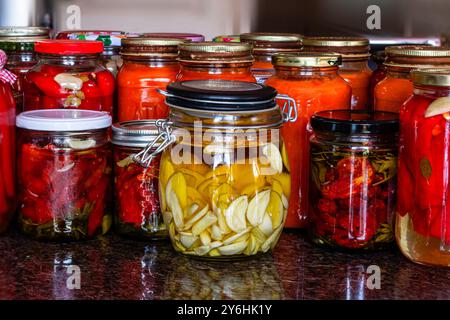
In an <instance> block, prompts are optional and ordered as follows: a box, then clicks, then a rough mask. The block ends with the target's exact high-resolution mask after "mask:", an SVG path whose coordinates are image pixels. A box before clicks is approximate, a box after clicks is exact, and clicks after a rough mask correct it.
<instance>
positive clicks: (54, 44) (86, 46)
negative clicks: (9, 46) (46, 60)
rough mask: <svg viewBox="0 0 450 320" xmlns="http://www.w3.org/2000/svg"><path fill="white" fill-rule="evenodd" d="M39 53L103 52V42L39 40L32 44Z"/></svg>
mask: <svg viewBox="0 0 450 320" xmlns="http://www.w3.org/2000/svg"><path fill="white" fill-rule="evenodd" d="M34 51H36V52H39V53H49V54H60V55H71V54H94V53H102V52H103V42H101V41H88V40H41V41H36V43H35V44H34Z"/></svg>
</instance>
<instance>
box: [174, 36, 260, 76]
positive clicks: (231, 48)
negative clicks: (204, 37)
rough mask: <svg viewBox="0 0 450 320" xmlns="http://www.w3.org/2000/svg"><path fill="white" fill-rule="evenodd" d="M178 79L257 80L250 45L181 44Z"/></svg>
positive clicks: (229, 43)
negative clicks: (252, 67) (252, 69)
mask: <svg viewBox="0 0 450 320" xmlns="http://www.w3.org/2000/svg"><path fill="white" fill-rule="evenodd" d="M179 49H180V56H179V59H178V60H179V61H180V72H179V73H178V75H177V81H186V80H205V79H221V80H236V81H248V82H256V79H255V77H254V76H253V75H252V72H251V69H250V68H251V66H252V63H253V56H252V46H251V45H249V44H247V43H231V42H228V43H217V42H197V43H183V44H180V46H179Z"/></svg>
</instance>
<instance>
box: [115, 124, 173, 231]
mask: <svg viewBox="0 0 450 320" xmlns="http://www.w3.org/2000/svg"><path fill="white" fill-rule="evenodd" d="M112 130H113V139H112V143H113V145H114V150H113V151H114V174H115V178H114V185H115V196H116V208H115V209H116V210H115V229H116V231H117V232H118V233H119V234H122V235H126V236H129V237H133V238H138V239H139V238H140V239H154V240H158V239H167V238H168V234H167V229H166V226H165V224H164V221H163V219H162V215H161V209H160V205H159V198H158V197H159V195H158V176H159V160H160V157H159V156H157V157H155V158H154V159H153V160H152V161H151V163H150V164H149V165H148V166H145V167H144V166H141V165H140V164H138V163H136V162H134V160H133V156H134V155H135V154H138V153H139V152H140V151H141V150H142V149H143V148H144V147H145V146H147V144H148V143H150V142H151V141H152V140H154V139H155V138H156V137H157V135H158V130H157V128H156V126H155V121H150V120H135V121H125V122H120V123H117V124H114V125H113V127H112ZM151 151H154V150H151Z"/></svg>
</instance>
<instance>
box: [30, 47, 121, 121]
mask: <svg viewBox="0 0 450 320" xmlns="http://www.w3.org/2000/svg"><path fill="white" fill-rule="evenodd" d="M35 51H36V52H37V53H38V57H39V62H38V64H36V65H35V66H34V67H33V68H32V69H31V70H30V71H29V72H28V73H27V74H26V75H25V81H24V110H25V111H28V110H38V109H87V110H95V111H106V112H108V113H110V114H113V100H114V99H113V94H114V88H115V80H114V76H113V75H112V74H111V72H109V71H108V70H107V69H105V68H104V67H103V66H102V65H100V63H99V55H100V54H101V53H102V52H103V43H102V42H100V41H84V40H42V41H37V42H36V43H35Z"/></svg>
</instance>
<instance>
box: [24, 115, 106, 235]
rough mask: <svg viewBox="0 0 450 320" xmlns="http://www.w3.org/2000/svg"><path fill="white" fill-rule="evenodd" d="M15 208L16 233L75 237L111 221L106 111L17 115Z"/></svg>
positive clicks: (98, 229) (103, 227) (100, 229)
mask: <svg viewBox="0 0 450 320" xmlns="http://www.w3.org/2000/svg"><path fill="white" fill-rule="evenodd" d="M16 125H17V127H18V128H19V137H18V171H17V172H18V183H19V193H18V208H19V228H20V230H21V231H22V233H24V234H26V235H28V236H30V237H32V238H35V239H39V240H52V241H78V240H85V239H90V238H93V237H94V236H96V235H98V234H104V233H106V232H107V231H108V230H109V227H110V225H111V220H112V219H111V215H110V207H109V206H110V201H111V200H112V199H111V191H112V190H111V187H112V179H111V177H112V175H111V174H112V165H111V148H110V138H109V127H110V126H111V116H110V115H108V114H107V113H105V112H98V111H90V110H65V109H53V110H34V111H28V112H23V113H21V114H20V115H19V116H18V117H17V121H16Z"/></svg>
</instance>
